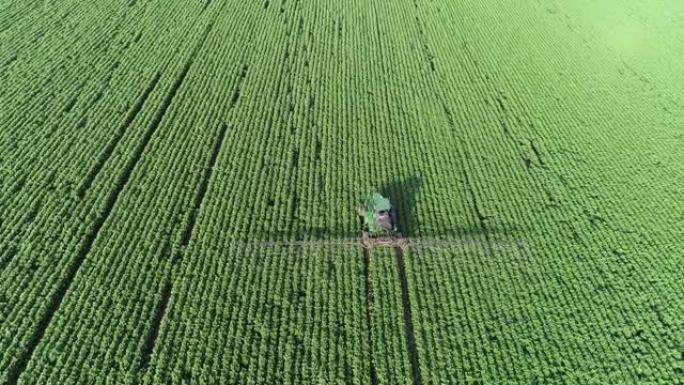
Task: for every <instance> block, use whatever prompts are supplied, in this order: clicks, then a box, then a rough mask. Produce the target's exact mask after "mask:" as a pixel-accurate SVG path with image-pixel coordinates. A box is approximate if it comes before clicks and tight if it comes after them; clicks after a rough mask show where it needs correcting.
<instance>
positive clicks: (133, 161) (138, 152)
mask: <svg viewBox="0 0 684 385" xmlns="http://www.w3.org/2000/svg"><path fill="white" fill-rule="evenodd" d="M219 13H220V10H219V12H217V13H216V15H214V18H213V19H212V21H211V22H210V23H209V24H208V25H207V27H206V28H205V29H204V32H203V33H202V36H201V37H200V39H199V41H198V42H197V44H196V45H195V47H194V48H193V50H192V51H191V53H190V56H189V57H188V59H187V60H186V62H185V64H184V65H183V67H182V70H181V72H180V74H179V75H178V76H177V77H176V79H175V81H174V82H173V84H172V85H171V88H169V91H168V92H167V93H166V96H165V97H164V99H163V101H162V104H161V106H160V107H159V109H158V110H157V113H156V114H155V115H154V118H153V119H152V121H151V122H150V125H149V128H148V129H147V131H146V132H145V134H144V135H143V137H142V138H141V140H140V142H139V143H138V146H137V147H136V148H135V150H134V151H133V155H132V156H131V158H130V159H129V161H128V162H127V163H126V167H124V169H123V171H122V173H121V175H120V176H119V178H118V180H117V182H116V184H115V188H114V189H113V190H112V192H111V193H110V195H109V197H108V199H107V201H106V205H105V210H104V212H102V214H101V215H100V216H98V217H97V219H96V220H95V222H94V223H93V225H92V226H91V230H90V232H89V233H88V234H87V235H86V238H85V240H84V242H83V244H82V246H81V248H80V250H79V253H78V254H77V255H76V258H74V260H73V262H72V263H71V264H70V265H69V266H68V268H67V270H66V276H65V277H64V279H63V280H62V281H61V282H60V284H59V285H58V287H57V290H56V291H55V292H54V293H53V294H52V295H51V296H50V301H49V305H48V307H47V310H46V312H45V314H44V315H43V317H42V318H41V319H40V320H39V321H38V323H37V325H38V326H37V327H36V329H35V331H34V333H33V335H32V336H31V338H30V339H29V342H28V345H27V347H26V349H25V350H24V351H23V352H22V353H21V354H20V355H19V357H18V358H17V360H16V362H15V364H14V365H12V366H11V367H10V369H9V371H8V381H7V384H8V385H16V384H17V382H18V380H19V377H20V376H21V374H22V373H23V372H24V370H26V367H27V366H28V363H29V361H30V360H31V357H32V356H33V353H34V352H35V350H36V348H37V347H38V344H39V343H40V341H41V340H42V339H43V336H44V335H45V331H46V330H47V328H48V326H49V325H50V322H51V321H52V319H53V318H54V316H55V314H56V313H57V311H58V310H59V308H60V306H61V304H62V300H63V299H64V297H65V295H66V293H67V291H68V290H69V287H70V286H71V284H72V282H73V281H74V279H75V278H76V274H77V273H78V271H79V269H80V268H81V266H82V265H83V261H85V258H86V256H87V255H88V254H89V253H90V250H91V249H92V247H93V244H94V243H95V240H96V239H97V237H98V234H99V233H100V230H101V229H102V227H103V226H104V223H105V222H106V221H107V219H108V218H109V216H110V215H111V213H112V211H113V209H114V206H115V205H116V202H117V201H118V199H119V196H120V195H121V192H122V191H123V190H124V188H125V187H126V185H127V184H128V181H129V180H130V177H131V175H132V173H133V171H134V170H135V168H136V166H137V165H138V163H139V161H140V159H141V158H142V155H143V153H144V152H145V149H146V148H147V145H148V144H149V142H150V140H151V139H152V136H153V135H154V133H155V132H156V131H157V129H158V128H159V126H160V124H161V122H162V120H163V118H164V116H166V113H167V112H168V109H169V107H170V106H171V103H172V102H173V100H174V98H175V97H176V95H177V93H178V90H179V89H180V87H181V85H182V84H183V83H184V81H185V79H186V77H187V75H188V72H189V70H190V68H191V67H192V65H193V63H194V62H195V59H196V57H197V54H198V52H199V51H200V49H201V47H202V46H203V45H204V42H205V41H206V38H207V36H208V35H209V32H210V31H211V30H212V29H213V26H214V23H215V21H216V17H217V16H218V14H219ZM170 295H171V290H170V289H169V297H170ZM162 299H163V297H162ZM162 318H163V314H162Z"/></svg>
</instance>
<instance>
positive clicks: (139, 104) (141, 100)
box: [76, 72, 161, 199]
mask: <svg viewBox="0 0 684 385" xmlns="http://www.w3.org/2000/svg"><path fill="white" fill-rule="evenodd" d="M160 77H161V74H160V73H159V72H157V74H156V76H155V77H154V78H153V79H152V81H151V82H150V83H149V84H148V85H147V87H146V88H145V89H144V90H143V92H142V93H141V94H140V96H139V97H138V99H137V101H136V102H135V104H134V105H133V108H131V109H130V111H128V115H126V119H125V120H124V122H123V124H122V125H121V126H120V127H119V129H118V130H117V132H116V135H115V136H114V138H112V140H110V141H109V143H107V146H106V147H105V148H104V150H103V151H102V152H101V153H100V156H99V157H98V158H97V163H95V167H93V168H92V169H91V170H90V171H89V172H88V174H87V175H86V176H85V178H83V181H82V182H81V185H80V186H79V187H78V189H77V190H76V195H77V196H78V197H79V198H81V199H83V197H84V196H85V193H86V191H87V190H88V189H89V188H90V186H91V185H92V184H93V181H94V180H95V178H97V176H98V175H100V172H101V171H102V169H103V168H104V166H105V164H106V163H107V161H108V160H109V158H110V157H111V156H112V154H113V153H114V149H116V146H117V145H118V144H119V142H120V141H121V138H123V136H124V134H125V133H126V131H128V128H129V127H130V126H131V124H133V121H135V118H136V117H137V116H138V114H139V113H140V111H141V110H142V108H143V107H144V106H145V102H147V99H148V98H149V97H150V94H151V93H152V91H154V89H155V88H156V87H157V84H158V83H159V79H160Z"/></svg>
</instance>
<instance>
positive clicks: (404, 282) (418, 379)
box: [368, 3, 434, 385]
mask: <svg viewBox="0 0 684 385" xmlns="http://www.w3.org/2000/svg"><path fill="white" fill-rule="evenodd" d="M414 5H415V3H414ZM415 6H417V5H415ZM374 13H375V15H374V17H375V31H376V39H377V44H378V50H379V51H380V52H382V51H383V46H382V44H381V42H382V35H381V33H380V16H379V14H378V10H377V9H375V12H374ZM416 21H418V19H417V18H416ZM421 33H422V29H421ZM424 49H426V50H428V47H427V45H424ZM429 64H430V68H431V69H433V71H434V62H432V61H430V62H429ZM383 71H384V73H385V74H387V73H389V70H388V69H386V68H384V69H383ZM383 83H384V89H385V97H384V99H385V108H386V112H387V117H388V121H389V124H390V125H391V126H393V123H392V109H391V106H390V102H389V96H390V90H389V87H388V86H387V84H388V82H387V81H384V82H383ZM394 252H395V257H396V258H395V262H396V265H397V271H398V273H399V281H400V286H401V294H402V296H401V299H402V307H403V313H404V334H405V337H406V353H407V354H408V356H409V357H408V358H409V362H410V363H411V378H412V382H413V385H420V384H421V383H422V376H421V374H420V358H419V355H418V350H417V349H416V343H415V341H416V336H415V330H414V329H413V313H412V310H411V298H410V297H409V295H408V292H409V284H408V279H407V277H406V268H405V264H404V257H403V252H402V250H401V248H395V250H394ZM368 285H370V282H369V283H368ZM371 339H372V338H371ZM371 353H373V352H371Z"/></svg>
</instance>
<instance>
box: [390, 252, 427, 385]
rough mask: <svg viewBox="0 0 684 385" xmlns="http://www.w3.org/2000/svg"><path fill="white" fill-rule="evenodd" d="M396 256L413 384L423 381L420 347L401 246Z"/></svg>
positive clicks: (419, 383)
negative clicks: (419, 359)
mask: <svg viewBox="0 0 684 385" xmlns="http://www.w3.org/2000/svg"><path fill="white" fill-rule="evenodd" d="M394 257H395V260H396V264H397V273H398V274H399V284H400V286H401V303H402V306H403V308H404V335H405V336H406V347H407V349H408V353H409V359H410V362H411V377H412V378H413V385H421V384H422V383H423V381H422V379H421V375H420V363H419V361H418V349H417V348H416V334H415V331H414V330H413V311H412V310H411V299H410V297H409V288H408V286H409V284H408V279H407V278H406V264H405V263H404V251H403V250H402V248H401V247H395V248H394Z"/></svg>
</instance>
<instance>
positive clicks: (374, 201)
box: [367, 192, 392, 211]
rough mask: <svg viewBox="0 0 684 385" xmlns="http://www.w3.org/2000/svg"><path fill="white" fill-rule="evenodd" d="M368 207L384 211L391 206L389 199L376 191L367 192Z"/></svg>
mask: <svg viewBox="0 0 684 385" xmlns="http://www.w3.org/2000/svg"><path fill="white" fill-rule="evenodd" d="M367 199H368V200H367V204H368V209H370V210H373V211H385V210H389V209H391V208H392V205H391V204H390V201H389V199H387V198H385V197H383V196H382V195H380V194H379V193H377V192H372V193H370V194H368V198H367Z"/></svg>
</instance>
